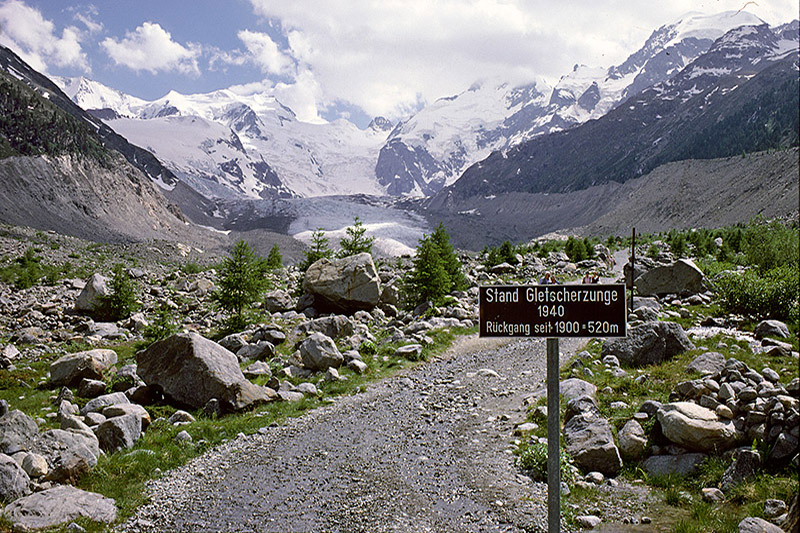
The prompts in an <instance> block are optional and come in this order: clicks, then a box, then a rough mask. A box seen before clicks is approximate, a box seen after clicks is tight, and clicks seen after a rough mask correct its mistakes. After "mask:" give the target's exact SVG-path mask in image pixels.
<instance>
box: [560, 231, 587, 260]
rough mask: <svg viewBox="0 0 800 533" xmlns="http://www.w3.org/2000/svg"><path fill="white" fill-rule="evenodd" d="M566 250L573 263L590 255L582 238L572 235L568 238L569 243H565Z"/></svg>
mask: <svg viewBox="0 0 800 533" xmlns="http://www.w3.org/2000/svg"><path fill="white" fill-rule="evenodd" d="M564 252H565V253H566V254H567V257H569V260H570V261H572V262H573V263H577V262H579V261H583V260H584V259H588V257H589V254H588V252H587V251H586V244H585V243H584V242H583V241H582V240H580V239H576V238H575V237H572V236H570V237H569V238H568V239H567V243H566V244H565V245H564Z"/></svg>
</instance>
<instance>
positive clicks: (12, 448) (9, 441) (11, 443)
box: [0, 409, 39, 454]
mask: <svg viewBox="0 0 800 533" xmlns="http://www.w3.org/2000/svg"><path fill="white" fill-rule="evenodd" d="M38 434H39V426H37V425H36V422H35V421H34V420H33V419H32V418H31V417H29V416H28V415H26V414H25V413H23V412H22V411H19V410H17V409H14V410H13V411H9V412H8V413H6V414H5V415H3V416H2V417H0V453H7V454H13V453H17V452H18V451H21V450H28V449H30V446H31V443H32V442H33V440H34V438H36V435H38Z"/></svg>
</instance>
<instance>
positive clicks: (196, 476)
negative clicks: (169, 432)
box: [124, 336, 582, 532]
mask: <svg viewBox="0 0 800 533" xmlns="http://www.w3.org/2000/svg"><path fill="white" fill-rule="evenodd" d="M581 342H582V341H566V340H562V341H561V352H562V361H563V360H564V359H565V358H566V357H568V356H569V355H571V354H572V353H574V350H575V349H576V348H578V347H579V346H580V343H581ZM545 375H546V365H545V347H544V341H543V340H538V339H537V340H519V341H508V340H505V341H499V340H494V339H478V338H477V337H475V336H472V337H464V338H461V339H459V340H458V341H457V342H456V343H455V344H454V345H453V346H452V347H451V348H450V350H448V351H447V352H446V353H445V354H444V355H442V356H441V357H439V358H437V359H436V360H434V361H430V362H428V363H426V364H423V365H421V366H419V367H417V368H416V369H413V370H410V371H406V372H404V373H402V374H401V375H398V376H395V377H393V378H390V379H387V380H384V381H381V382H379V383H376V384H374V385H372V386H371V387H369V388H368V389H367V391H366V392H363V393H360V394H357V395H354V396H349V397H345V398H341V399H338V400H337V401H336V402H335V403H333V404H331V405H328V406H325V407H322V408H319V409H316V410H314V411H313V412H310V413H308V414H306V415H305V416H303V417H301V418H298V419H294V420H291V421H289V422H288V423H287V424H286V425H285V426H281V427H275V428H263V429H262V430H261V432H260V434H256V435H252V436H249V437H240V438H238V439H236V440H234V441H231V442H229V443H227V444H225V445H223V446H221V447H219V448H217V449H215V450H213V451H211V452H209V453H207V454H205V455H204V456H202V457H200V458H198V459H196V460H195V461H193V462H192V463H190V464H188V465H187V466H185V467H183V468H181V469H179V470H177V471H175V472H171V473H169V474H168V475H166V476H165V477H164V478H162V479H160V480H158V481H156V482H154V483H153V484H152V485H151V486H150V490H151V494H152V502H151V503H150V504H149V505H147V506H145V507H143V508H141V509H140V510H139V512H138V514H137V515H136V516H135V517H133V518H132V519H131V520H129V521H128V523H127V524H125V526H124V529H125V530H128V531H165V530H169V531H280V532H290V531H297V532H300V531H309V532H310V531H314V532H360V531H363V532H367V531H369V532H389V531H391V532H395V531H396V532H424V531H436V532H470V531H476V532H477V531H491V532H522V531H544V530H546V520H547V518H546V517H547V513H546V491H547V488H546V485H545V484H542V483H532V482H531V481H530V480H529V479H528V478H526V477H524V476H521V475H519V473H518V471H517V469H516V468H515V467H514V464H513V456H512V455H511V454H510V450H511V449H512V444H511V441H512V440H513V428H514V425H515V424H516V423H519V422H521V421H523V419H524V416H525V413H524V408H523V407H522V405H523V400H524V398H526V397H528V396H530V395H532V394H534V393H535V392H539V393H542V394H543V393H544V388H545V383H544V379H545Z"/></svg>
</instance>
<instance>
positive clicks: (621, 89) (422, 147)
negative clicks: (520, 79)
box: [376, 11, 763, 195]
mask: <svg viewBox="0 0 800 533" xmlns="http://www.w3.org/2000/svg"><path fill="white" fill-rule="evenodd" d="M760 24H763V21H761V19H759V18H758V17H755V16H753V15H750V14H748V13H746V12H744V11H741V12H726V13H720V14H716V15H701V14H698V13H689V14H687V15H686V16H684V17H682V18H681V19H679V20H677V21H675V22H673V23H672V24H668V25H665V26H662V27H661V28H659V29H657V30H656V31H654V32H653V34H652V35H651V36H650V37H649V38H648V40H647V41H646V42H645V44H644V46H643V47H642V48H641V49H639V50H638V51H637V52H635V53H634V54H632V55H631V56H630V57H629V58H628V59H627V60H626V61H625V62H624V63H622V64H621V65H618V66H613V67H611V68H609V69H604V68H593V67H587V66H585V65H575V67H574V69H573V71H572V72H570V73H569V74H567V75H565V76H563V77H562V78H561V80H560V81H559V82H558V83H557V84H556V85H555V87H552V88H551V87H548V86H547V85H546V84H545V83H543V82H537V83H534V84H531V85H528V86H521V87H511V86H509V85H507V84H486V83H485V84H483V85H481V86H475V87H473V88H471V89H470V90H468V91H465V92H464V93H461V94H459V95H457V96H455V97H452V98H447V99H440V100H438V101H437V102H435V103H434V104H432V105H430V106H427V107H425V108H424V109H422V110H421V111H420V112H418V113H417V114H416V115H414V116H413V117H411V118H410V119H409V120H406V121H404V122H403V123H402V124H401V125H400V126H399V127H398V128H396V129H395V131H394V132H393V133H392V134H391V136H390V137H389V140H388V142H387V144H386V146H384V147H383V148H382V149H381V153H380V157H379V159H378V164H377V167H376V174H377V176H378V179H379V181H380V182H381V183H382V184H384V185H386V186H387V190H388V192H389V193H390V194H412V195H431V194H434V193H436V192H437V191H438V190H440V189H441V188H442V187H444V186H447V185H449V184H451V183H453V182H454V181H455V180H456V179H458V177H459V176H461V174H462V173H463V172H464V171H465V170H466V169H467V168H468V167H469V166H471V165H472V164H473V163H475V162H477V161H480V160H482V159H484V158H485V157H486V156H487V155H488V154H489V153H491V152H493V151H497V150H507V149H509V148H511V147H513V146H516V145H518V144H520V143H523V142H525V141H527V140H530V139H532V138H535V137H538V136H541V135H546V134H550V133H553V132H558V131H562V130H566V129H569V128H571V127H574V126H575V125H578V124H582V123H584V122H586V121H588V120H591V119H596V118H599V117H602V116H604V115H605V114H606V113H608V112H609V111H610V110H611V109H613V108H614V107H616V106H617V105H619V104H620V103H622V102H624V101H625V100H627V99H628V98H630V97H632V96H634V95H636V94H639V93H640V92H641V91H642V90H644V89H646V88H648V87H651V86H653V85H655V84H657V83H661V82H663V81H665V80H667V79H669V78H670V77H671V76H673V75H675V74H676V73H677V72H679V71H680V70H681V69H683V68H684V67H685V66H686V65H688V64H689V63H691V62H692V61H694V59H696V58H697V57H698V56H699V55H700V54H702V53H704V52H705V51H707V50H708V49H709V48H710V47H711V45H712V43H713V42H714V40H716V39H718V38H719V37H721V36H722V35H723V34H725V33H727V32H728V31H730V30H731V29H733V28H737V27H740V26H754V25H760Z"/></svg>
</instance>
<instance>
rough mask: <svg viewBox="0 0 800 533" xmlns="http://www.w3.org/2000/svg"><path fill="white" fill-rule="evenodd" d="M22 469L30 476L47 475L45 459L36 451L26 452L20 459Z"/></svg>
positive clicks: (47, 468) (47, 469)
mask: <svg viewBox="0 0 800 533" xmlns="http://www.w3.org/2000/svg"><path fill="white" fill-rule="evenodd" d="M22 469H23V470H24V471H25V473H26V474H28V477H30V478H40V477H43V476H46V475H47V472H48V471H49V467H48V466H47V459H45V458H44V457H42V456H41V455H39V454H38V453H28V454H26V455H25V458H24V459H23V460H22Z"/></svg>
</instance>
